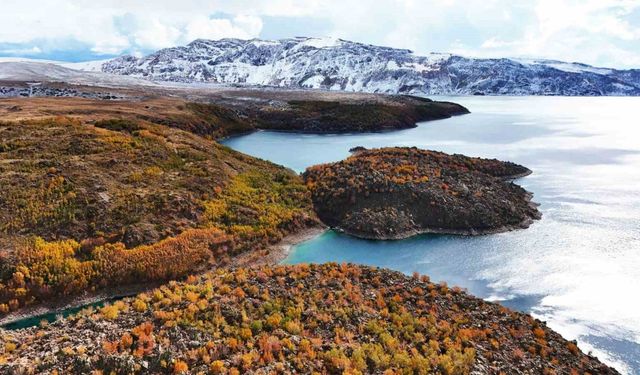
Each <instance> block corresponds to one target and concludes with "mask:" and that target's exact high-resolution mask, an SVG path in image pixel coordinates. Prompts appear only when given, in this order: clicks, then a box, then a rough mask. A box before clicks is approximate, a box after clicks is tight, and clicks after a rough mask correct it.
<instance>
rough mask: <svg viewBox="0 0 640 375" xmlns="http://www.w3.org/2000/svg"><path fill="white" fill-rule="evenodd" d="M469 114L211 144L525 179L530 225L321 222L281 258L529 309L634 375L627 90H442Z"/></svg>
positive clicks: (638, 166)
mask: <svg viewBox="0 0 640 375" xmlns="http://www.w3.org/2000/svg"><path fill="white" fill-rule="evenodd" d="M435 99H439V100H451V101H454V102H458V103H460V104H462V105H464V106H466V107H467V108H469V109H470V110H471V112H472V113H471V114H469V115H465V116H460V117H453V118H450V119H446V120H439V121H434V122H428V123H421V124H418V127H416V128H413V129H407V130H401V131H395V132H385V133H369V134H341V135H312V134H293V133H275V132H265V131H261V132H256V133H253V134H249V135H245V136H240V137H234V138H230V139H227V140H225V141H224V143H225V144H226V145H227V146H229V147H231V148H233V149H236V150H238V151H241V152H244V153H247V154H250V155H253V156H257V157H260V158H263V159H267V160H270V161H272V162H275V163H278V164H282V165H285V166H287V167H290V168H292V169H294V170H295V171H297V172H302V171H303V170H304V169H305V168H306V167H308V166H311V165H314V164H318V163H324V162H331V161H337V160H340V159H343V158H345V157H347V156H348V155H349V152H348V150H349V149H350V148H352V147H355V146H364V147H368V148H370V147H382V146H417V147H420V148H425V149H432V150H437V151H444V152H447V153H461V154H465V155H468V156H479V157H485V158H498V159H501V160H509V161H513V162H516V163H518V164H522V165H524V166H526V167H528V168H530V169H531V170H533V174H532V175H531V176H528V177H526V178H523V179H519V180H518V181H517V183H518V184H519V185H521V186H523V187H524V188H525V189H527V190H529V191H531V192H533V193H534V199H533V200H534V201H535V202H538V203H540V210H541V212H542V214H543V217H542V220H540V221H538V222H536V223H534V224H533V225H532V226H531V227H530V228H529V229H527V230H520V231H514V232H508V233H502V234H496V235H489V236H480V237H464V236H445V235H424V236H418V237H414V238H410V239H407V240H402V241H365V240H360V239H356V238H353V237H349V236H346V235H343V234H340V233H336V232H333V231H329V232H326V233H324V234H323V235H321V236H319V237H317V238H315V239H313V240H311V241H308V242H305V243H302V244H299V245H298V246H296V247H294V248H293V249H292V252H291V253H290V254H289V256H288V258H287V259H286V260H285V263H301V262H313V263H323V262H353V263H360V264H367V265H373V266H380V267H386V268H390V269H393V270H397V271H400V272H403V273H407V274H411V273H412V272H419V273H421V274H427V275H429V276H430V277H431V279H432V280H434V281H438V282H440V281H443V282H446V283H448V284H449V285H451V286H453V285H457V286H460V287H463V288H466V289H467V290H468V291H469V292H470V293H472V294H474V295H476V296H479V297H482V298H485V299H487V300H490V301H498V302H500V303H502V304H503V305H505V306H508V307H510V308H513V309H517V310H520V311H524V312H528V313H531V314H532V315H533V316H535V317H537V318H539V319H541V320H544V321H546V322H547V323H548V324H549V326H550V327H551V328H552V329H554V330H556V331H558V332H559V333H561V334H562V335H563V336H564V337H566V338H567V339H577V340H578V343H579V346H580V347H581V348H582V349H583V350H584V351H586V352H589V351H593V354H595V355H597V356H598V357H599V358H600V359H601V360H603V361H605V362H607V363H608V364H610V365H612V366H614V367H616V368H617V369H618V370H620V371H621V372H623V373H628V374H640V314H638V311H640V300H638V299H637V298H636V297H635V295H636V294H637V286H638V285H640V271H638V270H640V224H638V223H639V222H638V220H637V218H638V217H640V142H639V141H638V140H639V139H640V127H638V126H637V124H636V122H637V121H636V119H637V118H640V98H611V97H606V98H566V97H455V98H435Z"/></svg>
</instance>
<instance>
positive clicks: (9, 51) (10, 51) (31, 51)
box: [0, 46, 42, 56]
mask: <svg viewBox="0 0 640 375" xmlns="http://www.w3.org/2000/svg"><path fill="white" fill-rule="evenodd" d="M0 53H1V54H6V55H21V56H32V55H37V54H40V53H42V50H41V49H40V48H39V47H37V46H34V47H31V48H0Z"/></svg>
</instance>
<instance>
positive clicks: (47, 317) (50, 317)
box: [2, 297, 123, 329]
mask: <svg viewBox="0 0 640 375" xmlns="http://www.w3.org/2000/svg"><path fill="white" fill-rule="evenodd" d="M122 298H123V297H115V298H110V299H106V300H102V301H96V302H92V303H88V304H85V305H81V306H77V307H72V308H70V309H66V310H62V311H53V312H49V313H45V314H41V315H35V316H32V317H29V318H26V319H21V320H16V321H15V322H11V323H7V324H4V325H2V328H4V329H21V328H29V327H35V326H37V325H39V324H40V323H41V322H42V321H46V322H48V323H52V322H55V321H56V320H58V319H62V318H66V317H68V316H71V315H74V314H77V313H79V312H80V311H82V310H84V309H87V308H90V307H93V308H99V307H102V306H104V305H105V304H107V303H111V302H114V301H117V300H120V299H122Z"/></svg>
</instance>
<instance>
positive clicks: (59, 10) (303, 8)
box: [0, 0, 640, 67]
mask: <svg viewBox="0 0 640 375" xmlns="http://www.w3.org/2000/svg"><path fill="white" fill-rule="evenodd" d="M289 21H291V22H289ZM302 21H304V22H302ZM278 23H279V24H280V25H278ZM319 32H322V33H324V34H326V35H325V36H331V37H340V38H343V39H350V40H356V41H361V42H365V43H371V44H381V45H387V46H393V47H398V48H408V49H411V50H414V51H416V52H417V53H428V52H431V51H436V52H454V53H462V54H465V55H471V56H481V57H506V56H513V57H541V58H552V59H561V60H573V61H583V62H586V63H591V64H599V65H609V66H621V67H622V66H635V67H637V66H638V61H639V60H640V1H637V0H531V1H526V2H519V1H516V2H514V1H512V0H429V1H427V0H369V1H364V0H322V1H321V0H305V1H298V0H233V1H232V0H181V1H179V2H178V1H175V0H155V1H154V2H153V6H149V2H143V1H124V0H101V1H94V0H47V1H41V0H40V1H36V0H2V12H1V13H0V45H2V44H9V43H11V45H12V46H15V49H29V48H32V47H34V46H36V47H38V48H40V49H41V50H42V51H43V54H47V53H49V52H50V48H52V46H53V44H55V43H50V41H61V40H67V41H74V43H75V45H79V46H89V47H88V49H87V50H88V51H91V53H93V54H96V55H100V54H120V53H125V52H126V53H136V54H141V53H149V52H151V51H153V50H156V49H159V48H164V47H170V46H175V45H181V44H186V43H188V42H190V41H191V40H193V39H197V38H208V39H220V38H242V39H249V38H255V37H260V36H278V37H287V36H288V37H292V36H302V35H307V34H314V35H316V36H317V35H318V33H319ZM36 40H37V41H41V42H42V41H44V43H41V44H36V43H35V42H34V41H36ZM0 53H2V52H1V51H0Z"/></svg>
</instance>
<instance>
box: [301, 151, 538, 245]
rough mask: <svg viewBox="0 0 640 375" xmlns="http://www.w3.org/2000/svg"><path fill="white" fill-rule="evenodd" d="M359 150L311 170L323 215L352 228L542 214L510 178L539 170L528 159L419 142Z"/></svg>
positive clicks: (363, 230) (484, 222)
mask: <svg viewBox="0 0 640 375" xmlns="http://www.w3.org/2000/svg"><path fill="white" fill-rule="evenodd" d="M352 152H353V155H352V156H351V157H349V158H347V159H346V160H343V161H340V162H337V163H330V164H323V165H318V166H314V167H311V168H308V169H307V170H306V171H305V173H304V174H303V178H304V179H305V182H306V184H307V186H308V187H309V189H310V190H311V192H312V199H313V203H314V206H315V210H316V212H317V214H318V216H319V217H320V219H321V220H322V221H323V222H324V223H326V224H327V225H329V226H332V227H334V228H336V229H339V230H342V231H344V232H346V233H348V234H351V235H354V236H357V237H361V238H369V239H379V240H389V239H401V238H407V237H410V236H413V235H416V234H420V233H449V234H462V235H479V234H489V233H497V232H503V231H509V230H513V229H519V228H527V227H528V226H529V225H530V224H531V223H532V222H533V220H536V219H539V218H540V216H541V214H540V212H539V211H538V210H537V208H536V205H535V204H534V203H532V202H531V197H532V195H531V193H529V192H527V191H526V190H524V189H523V188H521V187H520V186H518V185H516V184H514V183H512V182H510V180H513V179H515V178H519V177H523V176H526V175H528V174H530V173H531V171H530V170H529V169H527V168H525V167H523V166H521V165H517V164H514V163H511V162H502V161H499V160H495V159H493V160H490V159H481V158H471V157H466V156H463V155H448V154H445V153H442V152H435V151H428V150H420V149H417V148H400V147H398V148H382V149H373V150H367V149H364V148H362V147H356V148H354V149H352Z"/></svg>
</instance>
